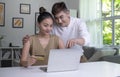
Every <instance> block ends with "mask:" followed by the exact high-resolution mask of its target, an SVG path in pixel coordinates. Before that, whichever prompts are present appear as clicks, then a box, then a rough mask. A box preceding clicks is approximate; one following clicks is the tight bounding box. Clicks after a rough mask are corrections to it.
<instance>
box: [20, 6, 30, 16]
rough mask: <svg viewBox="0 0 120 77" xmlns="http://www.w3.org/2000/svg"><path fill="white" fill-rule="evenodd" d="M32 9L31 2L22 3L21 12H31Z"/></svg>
mask: <svg viewBox="0 0 120 77" xmlns="http://www.w3.org/2000/svg"><path fill="white" fill-rule="evenodd" d="M30 11H31V7H30V4H20V13H21V14H30Z"/></svg>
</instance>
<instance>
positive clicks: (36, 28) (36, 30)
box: [35, 12, 39, 34]
mask: <svg viewBox="0 0 120 77" xmlns="http://www.w3.org/2000/svg"><path fill="white" fill-rule="evenodd" d="M38 16H39V12H35V34H38V32H39V28H38V26H37V18H38Z"/></svg>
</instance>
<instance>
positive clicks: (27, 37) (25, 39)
mask: <svg viewBox="0 0 120 77" xmlns="http://www.w3.org/2000/svg"><path fill="white" fill-rule="evenodd" d="M28 40H29V35H26V36H25V37H23V40H22V41H23V45H24V44H25V43H26V42H27V41H28Z"/></svg>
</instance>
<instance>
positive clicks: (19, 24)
mask: <svg viewBox="0 0 120 77" xmlns="http://www.w3.org/2000/svg"><path fill="white" fill-rule="evenodd" d="M12 26H13V28H23V18H20V17H13V18H12Z"/></svg>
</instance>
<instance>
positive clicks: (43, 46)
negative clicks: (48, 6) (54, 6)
mask: <svg viewBox="0 0 120 77" xmlns="http://www.w3.org/2000/svg"><path fill="white" fill-rule="evenodd" d="M37 22H38V27H39V29H40V30H39V33H38V34H37V35H32V36H30V38H29V40H28V41H27V42H26V43H25V44H24V46H23V50H22V56H21V60H20V64H21V65H22V66H24V67H27V66H31V65H47V63H48V56H49V51H50V49H59V48H65V47H64V43H63V41H62V40H61V39H60V38H59V37H58V36H56V35H52V34H50V32H51V30H52V26H53V17H52V15H51V14H50V13H48V12H43V13H41V12H40V15H39V16H38V19H37ZM29 53H30V55H29ZM37 56H39V57H37Z"/></svg>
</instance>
